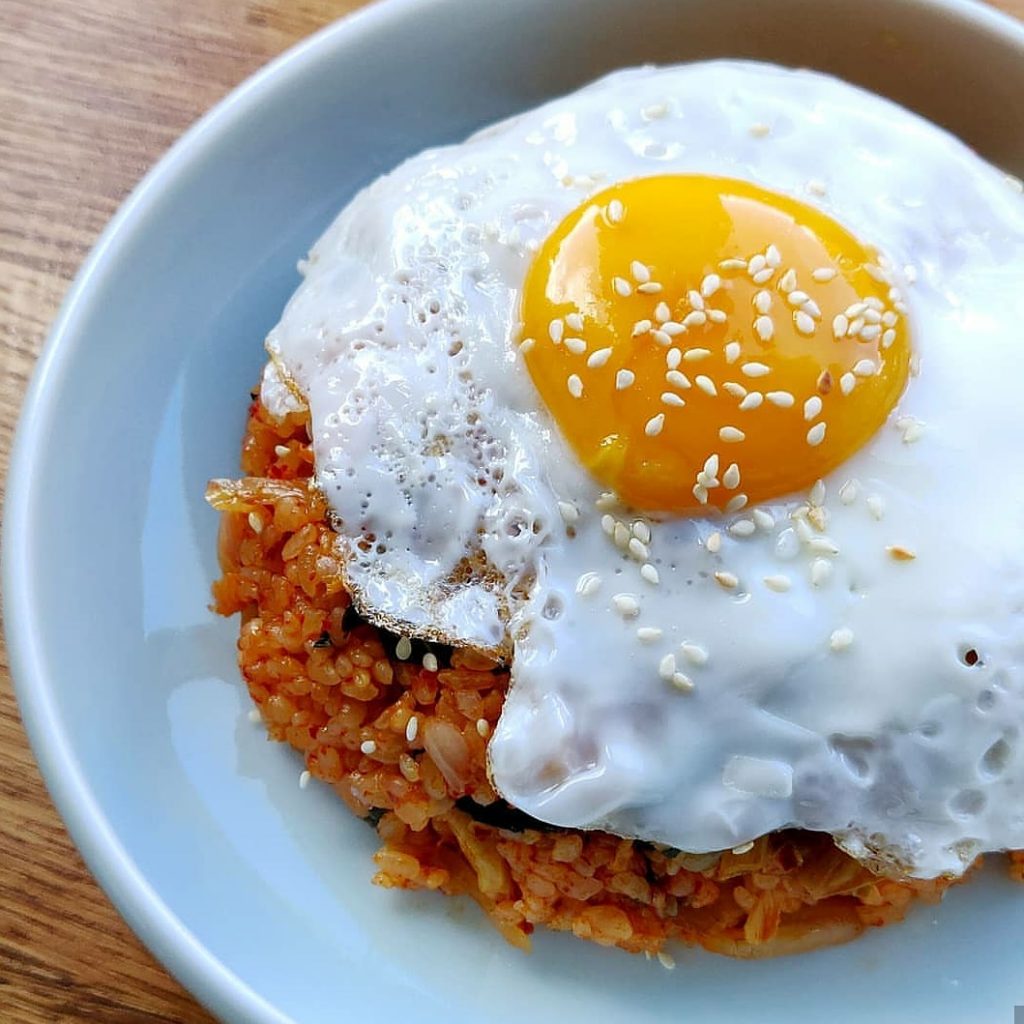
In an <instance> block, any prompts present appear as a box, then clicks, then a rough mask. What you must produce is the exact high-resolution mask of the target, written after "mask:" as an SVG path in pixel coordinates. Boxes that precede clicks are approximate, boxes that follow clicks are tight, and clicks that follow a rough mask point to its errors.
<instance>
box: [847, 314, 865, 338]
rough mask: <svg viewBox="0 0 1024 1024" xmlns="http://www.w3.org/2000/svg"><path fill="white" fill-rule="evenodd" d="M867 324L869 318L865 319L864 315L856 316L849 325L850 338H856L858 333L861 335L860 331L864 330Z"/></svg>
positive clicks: (848, 333)
mask: <svg viewBox="0 0 1024 1024" xmlns="http://www.w3.org/2000/svg"><path fill="white" fill-rule="evenodd" d="M866 325H867V320H865V319H864V317H862V316H858V317H856V318H855V319H854V320H852V321H851V322H850V326H849V328H848V329H847V331H846V336H847V337H848V338H856V337H857V335H859V334H860V332H861V331H862V330H864V328H865V326H866Z"/></svg>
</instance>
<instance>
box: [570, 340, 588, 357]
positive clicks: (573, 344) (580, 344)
mask: <svg viewBox="0 0 1024 1024" xmlns="http://www.w3.org/2000/svg"><path fill="white" fill-rule="evenodd" d="M565 347H566V348H567V349H568V350H569V351H570V352H571V353H572V354H573V355H574V356H581V355H583V353H584V352H586V351H587V343H586V342H585V341H584V340H583V339H582V338H566V339H565Z"/></svg>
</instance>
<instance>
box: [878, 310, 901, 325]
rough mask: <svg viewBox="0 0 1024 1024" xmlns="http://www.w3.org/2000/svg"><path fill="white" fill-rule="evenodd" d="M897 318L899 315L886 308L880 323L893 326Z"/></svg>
mask: <svg viewBox="0 0 1024 1024" xmlns="http://www.w3.org/2000/svg"><path fill="white" fill-rule="evenodd" d="M897 320H899V317H898V316H897V315H896V314H895V313H894V312H893V311H892V310H891V309H887V310H886V311H885V312H884V313H883V314H882V323H883V324H884V325H885V326H886V327H895V326H896V321H897Z"/></svg>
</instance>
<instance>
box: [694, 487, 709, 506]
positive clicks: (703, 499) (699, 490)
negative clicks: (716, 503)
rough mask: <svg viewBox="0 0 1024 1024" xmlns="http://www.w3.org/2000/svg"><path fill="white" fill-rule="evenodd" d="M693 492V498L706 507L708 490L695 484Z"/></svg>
mask: <svg viewBox="0 0 1024 1024" xmlns="http://www.w3.org/2000/svg"><path fill="white" fill-rule="evenodd" d="M692 491H693V496H694V497H695V498H696V499H697V501H698V502H700V504H701V505H706V504H707V503H708V489H707V488H706V487H705V486H704V485H703V484H700V483H697V484H694V485H693V488H692Z"/></svg>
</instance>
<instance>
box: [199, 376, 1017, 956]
mask: <svg viewBox="0 0 1024 1024" xmlns="http://www.w3.org/2000/svg"><path fill="white" fill-rule="evenodd" d="M307 428H308V415H307V414H306V413H305V412H294V413H291V414H289V415H287V416H285V417H283V418H280V419H279V418H275V417H274V416H272V415H271V414H270V413H269V412H268V411H267V410H266V409H265V408H264V406H263V405H262V404H261V402H260V401H259V398H258V395H257V394H255V393H254V395H253V401H252V404H251V406H250V410H249V418H248V425H247V429H246V433H245V440H244V443H243V449H242V472H243V473H244V477H243V478H242V479H240V480H236V481H225V480H218V481H213V482H212V483H211V485H210V488H209V492H208V499H209V501H210V502H211V504H212V505H213V506H214V507H215V508H216V509H218V510H219V511H220V512H222V513H223V517H222V524H221V534H220V561H221V567H222V570H223V575H222V577H221V578H220V579H219V580H218V581H217V582H216V583H215V584H214V587H213V596H214V608H215V609H216V611H217V612H219V613H220V614H222V615H233V614H235V613H236V612H237V613H239V614H240V616H241V634H240V637H239V640H238V658H239V664H240V667H241V671H242V675H243V677H244V678H245V681H246V684H247V685H248V689H249V693H250V695H251V697H252V699H253V700H254V701H255V702H256V705H257V707H258V708H259V712H260V715H261V716H262V720H263V723H264V725H265V726H266V729H267V731H268V733H269V735H270V737H271V738H272V739H275V740H278V741H282V742H286V743H289V744H290V745H291V746H292V747H294V748H295V749H296V750H297V751H299V752H300V753H301V754H302V756H303V757H304V759H305V766H306V770H307V771H308V772H309V775H310V776H311V777H312V778H315V779H318V780H320V781H321V782H323V783H325V784H327V785H330V786H331V787H333V788H334V790H335V792H337V794H338V795H339V796H340V797H341V798H342V800H344V801H345V803H346V804H347V805H348V807H349V808H350V810H351V811H352V812H353V813H354V814H356V815H357V816H358V817H360V818H362V819H364V820H365V821H367V822H368V823H369V824H371V825H372V826H373V827H374V828H375V829H376V831H377V834H378V836H379V838H380V841H381V847H380V849H379V850H378V852H377V853H376V855H375V857H374V860H375V862H376V867H377V873H376V875H375V876H374V881H375V882H376V883H377V884H378V885H381V886H385V887H389V888H403V889H434V890H439V891H440V892H443V893H445V894H448V895H455V894H462V893H464V894H467V895H469V896H471V897H472V898H473V899H474V900H476V902H477V903H479V904H480V906H481V907H482V908H483V909H484V911H485V912H486V914H487V916H488V917H489V918H490V920H491V921H492V922H493V923H494V925H495V926H496V927H497V928H498V929H499V931H500V932H501V934H502V935H504V937H505V938H506V939H507V940H508V941H509V942H511V943H512V944H513V945H515V946H518V947H519V948H521V949H524V950H525V949H529V947H530V935H531V933H532V932H533V931H534V929H535V928H536V927H537V926H543V927H547V928H552V929H556V930H559V931H568V932H572V934H574V935H576V936H577V937H579V938H581V939H589V940H591V941H593V942H597V943H599V944H601V945H606V946H618V947H619V948H621V949H624V950H627V951H629V952H633V953H640V952H643V953H646V954H648V955H652V954H657V955H658V956H659V958H660V959H661V960H662V962H663V963H664V964H666V965H671V962H672V961H671V957H670V956H669V955H668V954H667V952H665V947H666V945H667V944H668V943H670V942H682V943H686V944H690V945H699V946H702V947H704V948H705V949H708V950H711V951H713V952H716V953H723V954H727V955H730V956H739V957H765V956H777V955H781V954H789V953H798V952H804V951H807V950H811V949H814V948H817V947H821V946H825V945H830V944H834V943H839V942H844V941H847V940H849V939H852V938H854V937H856V936H857V935H858V934H859V933H860V932H862V931H863V930H864V929H866V928H868V927H872V926H875V927H877V926H881V925H885V924H890V923H892V922H895V921H899V920H901V919H902V918H903V917H904V915H905V914H906V913H907V911H908V909H909V908H910V906H911V905H912V904H913V903H915V902H917V901H924V902H935V901H937V900H938V899H940V898H941V896H942V894H943V892H944V891H945V889H946V888H947V887H948V886H949V885H951V884H953V880H950V879H944V878H939V879H935V880H930V881H921V880H915V879H892V878H885V877H880V876H878V875H876V874H873V873H872V872H871V871H870V870H869V869H868V868H866V867H864V866H863V865H861V864H860V863H858V862H857V861H856V860H854V859H852V858H851V857H850V856H848V855H847V854H846V853H844V852H842V851H841V850H840V849H838V848H837V847H836V846H835V845H834V843H833V841H832V839H831V838H830V837H829V836H828V835H825V834H820V833H813V832H804V831H786V832H780V833H775V834H772V835H767V836H763V837H762V838H760V839H758V840H757V841H756V842H753V843H748V844H746V845H745V846H743V847H738V848H736V849H734V850H730V851H724V852H722V853H720V854H688V853H685V852H680V851H679V850H675V849H671V848H668V847H664V846H658V845H656V844H652V843H648V842H642V841H639V840H632V839H624V838H621V837H619V836H615V835H611V834H609V833H607V832H600V831H581V830H575V829H563V828H554V827H552V826H548V825H545V824H543V823H541V822H538V821H535V820H533V819H531V818H528V817H526V816H525V815H523V814H522V813H520V812H518V811H516V810H515V809H513V808H511V807H510V806H509V805H507V804H506V803H505V802H504V801H503V800H502V799H501V798H500V797H499V795H498V794H497V793H496V792H495V790H494V788H493V787H492V785H491V783H490V781H489V780H488V775H487V770H486V763H485V751H486V746H487V741H488V737H489V735H490V733H491V730H492V729H493V728H494V725H495V723H496V722H497V720H498V716H499V715H500V713H501V708H502V702H503V699H504V695H505V690H506V687H507V685H508V679H509V672H508V667H507V666H506V665H502V664H498V663H495V662H494V661H492V660H490V659H488V658H487V657H484V656H482V655H481V654H479V653H476V652H473V651H470V650H454V649H450V648H445V647H442V646H440V645H436V644H431V645H424V644H422V643H419V642H414V641H410V640H409V639H408V638H401V637H396V636H394V635H392V634H390V633H388V632H385V631H383V630H381V629H378V628H376V627H375V626H373V625H372V624H370V623H368V622H366V621H364V620H362V619H361V618H360V617H359V616H358V615H356V614H355V612H354V609H353V608H352V607H351V602H350V598H349V595H348V593H347V592H346V590H345V586H344V583H343V579H342V572H341V568H342V567H341V564H340V561H339V556H338V554H337V551H336V548H335V544H334V538H335V534H334V532H333V530H332V527H331V525H330V522H329V519H328V514H327V506H326V503H325V501H324V499H323V498H322V496H321V495H320V494H319V492H318V490H317V489H316V487H315V486H314V485H313V482H312V475H313V454H312V451H311V448H310V442H309V434H308V429H307ZM1010 862H1011V871H1012V872H1013V873H1014V875H1015V877H1017V878H1020V877H1021V876H1022V874H1024V853H1011V854H1010Z"/></svg>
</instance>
